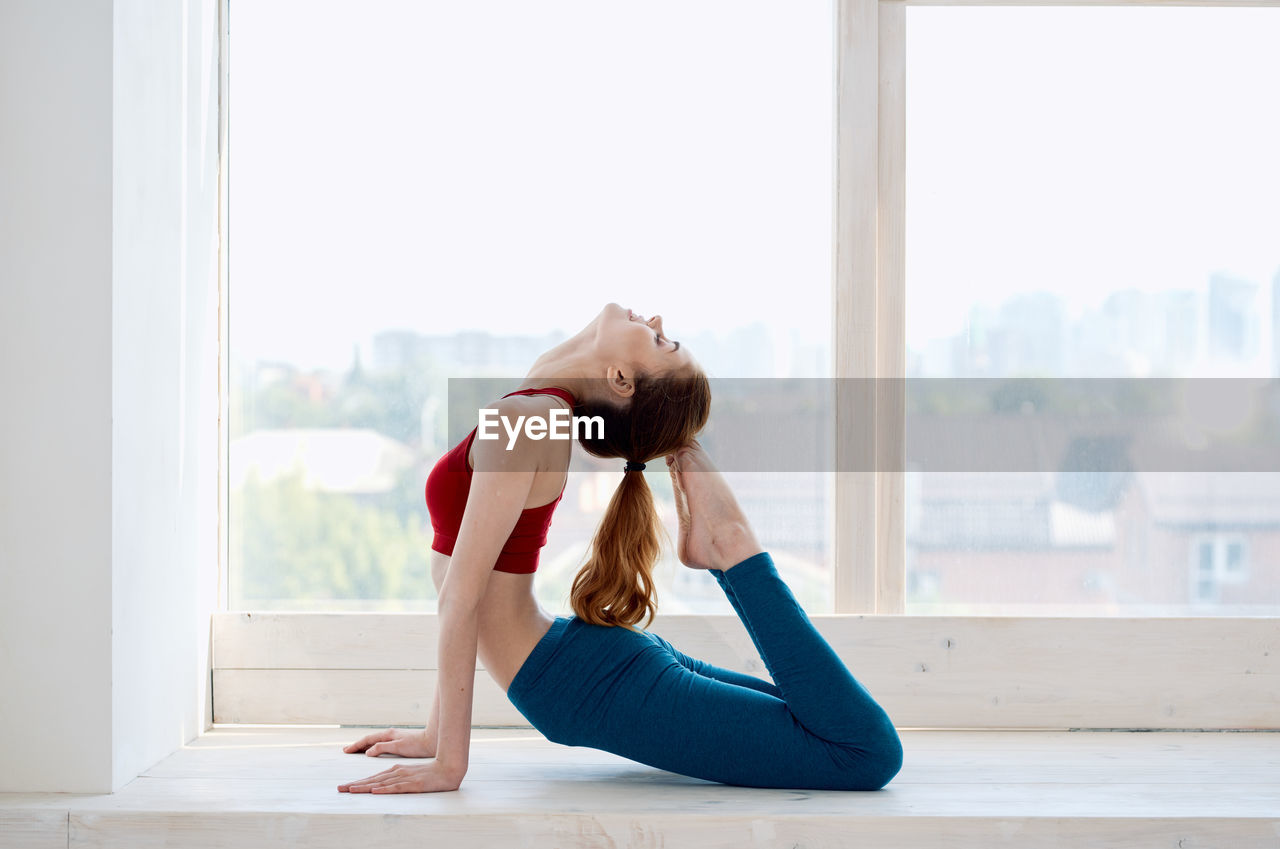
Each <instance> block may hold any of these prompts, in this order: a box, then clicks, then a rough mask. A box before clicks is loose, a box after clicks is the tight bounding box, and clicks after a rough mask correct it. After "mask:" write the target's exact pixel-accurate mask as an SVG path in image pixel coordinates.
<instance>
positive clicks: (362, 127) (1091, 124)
mask: <svg viewBox="0 0 1280 849" xmlns="http://www.w3.org/2000/svg"><path fill="white" fill-rule="evenodd" d="M831 15H832V12H831V4H830V2H829V0H827V2H815V0H789V2H781V0H774V2H767V3H764V2H743V0H732V2H728V1H727V0H718V2H704V0H699V2H687V0H686V1H685V2H670V0H663V2H650V3H646V4H643V5H639V6H638V5H636V4H624V3H618V2H602V0H593V2H584V1H583V0H579V1H578V2H564V0H551V2H544V0H539V2H536V3H529V2H527V0H526V2H522V3H517V2H509V1H508V2H501V3H498V2H473V3H457V2H447V3H446V2H421V1H420V0H394V2H393V0H364V2H361V3H358V4H357V3H350V2H344V3H336V2H314V0H308V2H300V0H254V2H252V3H240V4H235V5H234V7H233V9H232V17H231V36H230V54H231V55H230V62H231V64H230V72H229V74H230V126H229V132H230V174H229V178H230V186H231V188H230V209H229V214H230V217H231V231H230V243H229V250H230V263H231V265H230V287H229V307H230V324H231V345H232V353H233V356H235V357H237V358H241V359H253V358H256V357H262V358H270V359H283V360H289V361H293V362H295V363H298V364H300V365H304V366H323V367H332V368H340V367H342V366H344V365H346V364H348V363H349V362H350V360H351V355H352V348H353V346H354V345H367V343H368V340H369V338H370V337H371V335H372V334H373V333H375V332H377V331H379V330H383V329H412V330H417V331H419V332H424V333H452V332H455V331H458V330H464V329H485V330H489V331H490V332H494V333H530V334H543V333H546V332H549V331H552V330H561V331H563V332H566V333H571V332H574V331H576V330H577V329H579V328H580V327H582V326H583V325H584V324H586V323H587V322H588V321H589V320H590V319H591V318H592V317H593V316H594V315H595V314H596V313H597V312H598V311H599V309H600V307H601V306H602V305H603V304H604V303H605V302H607V301H617V302H619V303H622V304H623V305H624V306H628V307H631V308H633V309H635V310H636V311H637V312H640V313H642V314H645V315H653V314H655V313H660V314H662V315H663V318H664V324H665V325H666V329H667V331H668V335H669V336H671V337H673V338H680V335H681V333H686V334H691V333H695V332H698V331H703V330H713V331H714V330H718V331H726V330H728V329H731V328H733V327H738V326H745V325H749V324H751V323H753V322H756V321H759V320H762V319H763V320H765V321H768V322H769V323H770V324H771V325H773V326H775V327H776V328H777V329H778V330H779V331H780V332H783V333H786V332H789V331H792V330H794V331H799V332H800V333H801V334H804V335H805V336H806V337H808V338H825V337H827V336H828V335H829V333H830V292H831V241H832V220H831V211H832V197H831V180H832V161H831V159H832V117H833V116H832V108H833V90H832V80H833V64H832V54H831V40H832V20H831ZM1277 43H1280V8H1239V7H1235V8H1224V9H1206V8H1197V7H1191V8H1183V7H1174V8H1128V9H1126V8H1109V7H1085V8H1055V7H1028V8H1011V7H956V8H945V7H908V9H907V55H908V69H907V110H908V112H907V209H908V215H907V325H908V342H909V343H913V342H915V343H919V342H921V341H923V340H924V339H926V338H929V337H933V336H939V335H947V334H950V333H955V332H958V331H959V330H961V328H962V326H963V321H964V315H965V313H966V311H967V310H968V307H969V305H970V304H972V303H973V302H974V301H975V300H977V299H985V300H988V301H990V302H992V303H997V302H998V301H999V300H1000V299H1002V298H1004V297H1007V296H1009V295H1011V294H1015V293H1018V292H1022V291H1029V290H1032V289H1049V290H1052V291H1056V292H1059V293H1060V294H1062V295H1063V296H1064V297H1066V298H1067V299H1068V302H1069V304H1070V305H1071V306H1072V308H1073V309H1075V310H1079V309H1082V308H1083V307H1084V306H1087V305H1096V304H1097V303H1098V302H1100V301H1101V299H1102V298H1103V297H1105V295H1106V294H1107V293H1108V292H1109V291H1112V290H1114V289H1117V288H1126V287H1131V286H1132V287H1136V288H1141V289H1148V290H1158V289H1163V288H1184V287H1185V288H1194V289H1204V288H1205V286H1206V284H1207V281H1208V277H1209V275H1210V274H1211V273H1213V272H1215V271H1221V272H1226V273H1230V274H1233V275H1235V276H1241V277H1245V278H1246V279H1252V280H1254V281H1255V282H1258V283H1259V284H1262V294H1263V297H1264V299H1268V300H1264V301H1262V302H1260V307H1262V306H1268V305H1269V292H1270V281H1271V279H1272V277H1273V275H1275V274H1276V273H1277V272H1278V271H1280V157H1277V156H1276V155H1275V151H1277V150H1280V110H1276V109H1275V108H1274V105H1273V104H1274V103H1275V102H1276V99H1277V98H1276V90H1277V89H1278V88H1280V51H1276V50H1274V45H1275V44H1277ZM1264 324H1265V323H1264ZM1263 341H1264V345H1265V344H1267V342H1268V340H1267V339H1264V340H1263Z"/></svg>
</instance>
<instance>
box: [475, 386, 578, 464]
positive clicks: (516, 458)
mask: <svg viewBox="0 0 1280 849" xmlns="http://www.w3.org/2000/svg"><path fill="white" fill-rule="evenodd" d="M570 409H571V408H570V405H569V404H568V403H567V402H566V401H565V400H564V399H562V398H560V397H558V396H556V395H509V396H507V397H504V398H499V399H497V400H496V401H494V402H493V403H491V404H489V405H488V407H486V410H487V412H485V413H482V416H481V419H480V424H481V426H480V427H479V428H477V433H476V437H475V440H474V442H473V445H472V449H473V458H474V459H475V460H476V464H475V465H476V467H477V468H481V467H488V468H494V467H503V468H512V467H518V466H520V465H522V464H523V463H526V462H528V463H532V464H533V465H534V467H536V468H546V467H547V466H548V465H549V463H548V460H549V459H550V458H554V457H559V456H560V454H562V453H564V449H563V448H561V447H559V442H560V441H562V440H558V439H556V438H554V437H553V436H552V433H553V431H554V430H557V429H558V430H567V426H568V423H569V415H568V412H569V410H570ZM557 410H562V411H565V413H566V414H565V415H555V411H557Z"/></svg>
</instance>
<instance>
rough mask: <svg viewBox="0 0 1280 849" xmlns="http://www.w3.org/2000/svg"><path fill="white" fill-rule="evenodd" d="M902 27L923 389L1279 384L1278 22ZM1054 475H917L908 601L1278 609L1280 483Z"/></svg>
mask: <svg viewBox="0 0 1280 849" xmlns="http://www.w3.org/2000/svg"><path fill="white" fill-rule="evenodd" d="M906 13H907V30H906V31H907V52H906V55H907V60H906V61H907V70H906V109H907V117H906V132H907V141H906V145H907V157H906V181H907V186H906V250H907V255H906V299H907V305H906V337H907V338H906V344H907V363H908V376H910V377H923V378H948V379H950V381H949V382H954V383H955V384H956V385H959V386H964V385H967V384H965V383H964V382H965V381H970V384H971V385H973V386H975V387H976V386H977V380H978V379H988V378H991V379H1004V378H1017V377H1038V378H1077V379H1079V378H1123V379H1132V380H1134V381H1135V382H1138V381H1149V380H1151V379H1153V378H1160V377H1176V378H1189V379H1192V380H1193V381H1194V382H1195V383H1197V384H1201V383H1204V384H1208V383H1211V382H1213V381H1223V380H1228V379H1239V378H1275V377H1280V334H1277V332H1276V327H1277V321H1278V317H1280V297H1277V290H1278V289H1280V240H1278V239H1277V233H1280V205H1277V204H1276V198H1277V197H1280V157H1277V156H1276V151H1277V150H1280V110H1277V109H1276V108H1275V106H1274V104H1275V103H1276V102H1277V97H1278V95H1280V51H1277V50H1276V47H1275V46H1276V45H1277V44H1280V9H1277V8H1238V7H1236V8H1201V7H1123V8H1120V7H1096V6H1091V7H1069V8H1068V7H931V6H909V7H908V8H907V10H906ZM975 391H976V389H975ZM1224 412H1226V413H1228V414H1229V413H1230V412H1231V411H1224V410H1222V409H1219V408H1216V407H1215V405H1214V404H1213V403H1212V402H1209V401H1205V402H1202V403H1199V404H1197V405H1195V407H1194V408H1193V409H1192V415H1193V417H1199V418H1204V419H1206V420H1210V421H1211V420H1213V419H1214V418H1215V417H1219V416H1220V415H1221V414H1223V413H1224ZM1053 472H1054V470H1053V469H1048V470H1045V469H1037V470H1026V471H1018V472H1015V473H1008V474H1005V473H995V472H985V471H982V470H972V471H968V472H963V473H962V472H929V471H921V470H919V469H911V468H908V481H907V487H906V492H907V493H908V499H907V501H906V504H905V512H906V526H907V538H906V545H907V569H908V580H907V587H908V598H907V605H906V611H907V612H908V613H939V614H1028V615H1035V614H1045V615H1072V614H1083V615H1108V614H1115V615H1143V614H1152V615H1177V614H1178V613H1181V612H1184V611H1186V610H1188V608H1189V606H1190V605H1193V604H1194V605H1197V607H1196V612H1197V614H1204V613H1206V612H1207V613H1210V614H1222V615H1233V614H1243V615H1259V614H1263V615H1274V614H1276V613H1280V557H1275V556H1272V555H1271V553H1272V552H1276V551H1280V476H1278V475H1276V474H1275V472H1273V471H1269V470H1266V469H1259V470H1258V471H1257V472H1251V473H1239V472H1216V471H1214V470H1206V471H1204V472H1193V471H1187V470H1185V469H1160V468H1139V469H1137V470H1135V472H1134V474H1132V475H1129V476H1125V477H1123V478H1116V477H1109V476H1107V475H1105V474H1102V473H1088V474H1080V475H1073V474H1069V473H1061V474H1055V473H1053ZM1205 529H1219V530H1220V529H1229V530H1231V531H1232V532H1233V533H1235V532H1237V531H1238V532H1239V534H1240V535H1241V537H1242V539H1241V541H1240V544H1239V545H1236V546H1234V547H1228V548H1225V549H1223V551H1222V553H1217V549H1216V548H1215V546H1218V545H1219V543H1217V542H1209V543H1207V544H1206V545H1203V546H1200V547H1199V549H1198V550H1197V549H1195V548H1193V546H1194V545H1196V544H1197V543H1195V542H1193V540H1194V539H1195V537H1196V536H1197V535H1198V534H1200V533H1202V532H1203V531H1204V530H1205ZM1246 548H1247V549H1249V550H1254V551H1258V552H1268V554H1266V555H1263V554H1261V553H1260V554H1259V555H1258V556H1257V557H1256V558H1255V563H1254V566H1255V568H1252V569H1250V570H1249V571H1248V574H1247V578H1245V579H1243V580H1240V581H1238V582H1234V583H1221V582H1220V578H1221V576H1222V575H1224V574H1226V573H1227V572H1234V571H1236V570H1241V569H1242V563H1243V557H1244V551H1245V549H1246ZM1188 552H1193V553H1192V557H1193V558H1196V559H1193V561H1192V562H1193V563H1198V564H1199V568H1200V571H1199V572H1195V571H1194V570H1191V571H1192V574H1191V575H1189V570H1188V569H1187V557H1188ZM1223 558H1225V560H1223ZM1220 562H1222V563H1223V565H1217V564H1219V563H1220ZM1233 564H1235V565H1233ZM1272 564H1274V565H1272ZM917 573H919V574H920V575H921V576H922V578H921V579H917V580H912V578H911V576H912V575H915V574H917ZM923 576H927V579H925V578H924V577H923ZM1202 601H1212V603H1213V604H1212V606H1211V607H1210V608H1207V609H1206V608H1204V607H1201V606H1199V603H1200V602H1202Z"/></svg>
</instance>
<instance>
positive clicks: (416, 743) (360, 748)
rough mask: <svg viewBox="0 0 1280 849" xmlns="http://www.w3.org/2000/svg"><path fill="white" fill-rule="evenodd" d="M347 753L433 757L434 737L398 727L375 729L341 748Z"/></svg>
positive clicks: (374, 755) (434, 749)
mask: <svg viewBox="0 0 1280 849" xmlns="http://www.w3.org/2000/svg"><path fill="white" fill-rule="evenodd" d="M366 750H367V751H366ZM342 751H344V752H346V753H347V754H349V755H351V754H355V753H356V752H364V753H365V754H366V755H368V756H369V757H371V758H376V757H377V756H378V755H399V756H400V757H402V758H434V757H435V756H436V738H435V735H434V734H428V733H427V731H426V729H423V730H421V731H404V730H401V729H399V728H388V729H387V730H386V731H375V732H374V733H372V734H367V735H365V736H364V737H361V738H360V739H359V740H357V741H356V742H354V743H352V744H351V745H350V746H346V747H344V748H343V750H342Z"/></svg>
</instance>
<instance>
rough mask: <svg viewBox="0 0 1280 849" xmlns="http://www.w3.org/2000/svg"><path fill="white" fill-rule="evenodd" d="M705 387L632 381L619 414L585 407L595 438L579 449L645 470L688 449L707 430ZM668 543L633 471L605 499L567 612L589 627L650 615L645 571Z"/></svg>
mask: <svg viewBox="0 0 1280 849" xmlns="http://www.w3.org/2000/svg"><path fill="white" fill-rule="evenodd" d="M710 411H711V384H710V382H709V381H708V380H707V377H706V375H705V374H703V373H702V372H701V371H695V372H694V373H693V374H692V375H688V376H681V377H671V376H667V377H650V376H647V375H637V376H636V377H635V391H634V392H633V393H632V396H631V400H630V403H629V404H628V405H627V406H625V407H619V406H615V405H614V404H611V403H608V402H604V401H595V402H586V403H584V404H582V405H581V409H580V410H578V411H577V413H578V414H579V415H585V416H600V417H601V419H602V420H603V422H604V428H603V433H602V434H601V435H599V436H596V437H590V436H588V435H581V436H579V437H578V441H579V443H580V444H581V445H582V447H583V448H584V449H586V451H587V452H589V453H591V454H593V455H595V456H597V457H606V458H607V457H616V458H625V459H627V460H628V465H630V463H631V462H635V463H645V462H648V461H649V460H651V459H653V458H655V457H662V456H665V455H668V454H673V453H675V452H676V451H677V450H679V449H680V448H682V447H684V446H686V445H688V444H689V443H690V442H691V441H692V440H693V438H694V437H695V436H697V434H698V432H699V431H700V430H702V428H703V426H704V425H705V424H706V422H707V417H708V415H709V414H710ZM659 534H661V536H662V537H664V538H665V539H666V541H667V543H668V544H670V541H671V538H670V536H669V535H667V532H666V529H665V528H664V527H663V526H662V522H661V520H659V518H658V511H657V510H656V509H655V507H654V503H653V491H652V490H651V489H650V488H649V483H648V481H646V480H645V477H644V475H643V474H641V473H640V472H639V471H638V470H630V471H626V472H624V473H623V475H622V483H620V484H619V485H618V488H617V489H616V490H615V491H614V493H613V497H612V498H611V499H609V506H608V507H606V508H605V511H604V516H603V517H602V518H601V519H600V525H599V527H598V528H597V529H596V534H595V537H594V538H593V539H592V540H591V547H590V550H589V552H588V557H587V562H586V564H585V565H584V566H583V567H582V569H581V570H579V572H578V574H577V575H576V576H575V577H574V579H573V586H572V588H571V589H570V592H569V604H570V606H571V607H572V608H573V612H574V614H575V615H576V616H577V617H578V618H579V619H582V620H583V621H585V622H589V623H591V624H593V625H609V626H623V627H626V628H631V630H636V629H635V628H634V627H633V626H634V625H635V624H636V623H638V622H639V621H640V620H641V619H644V618H645V617H647V621H646V622H645V627H646V628H647V627H648V626H649V625H650V624H651V623H652V622H653V617H654V614H656V613H657V611H658V605H657V599H656V596H657V588H656V587H655V585H654V582H653V567H654V565H655V564H656V563H657V561H658V556H659V555H660V554H661V553H662V546H661V543H660V536H659Z"/></svg>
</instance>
